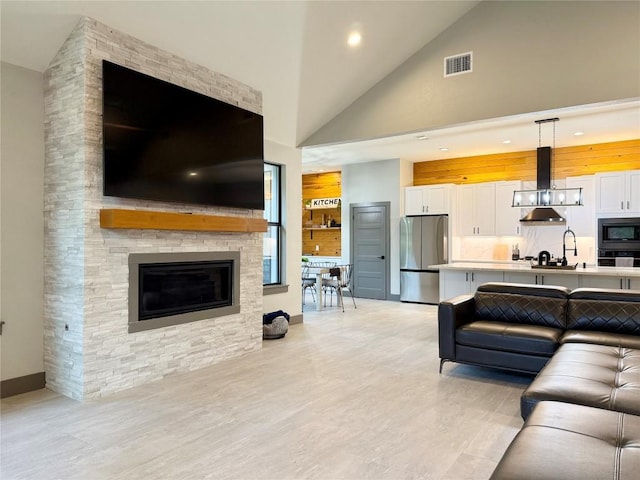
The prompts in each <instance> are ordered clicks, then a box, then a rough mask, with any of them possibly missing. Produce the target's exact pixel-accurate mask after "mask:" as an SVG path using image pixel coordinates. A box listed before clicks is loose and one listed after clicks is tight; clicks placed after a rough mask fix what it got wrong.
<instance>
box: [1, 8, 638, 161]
mask: <svg viewBox="0 0 640 480" xmlns="http://www.w3.org/2000/svg"><path fill="white" fill-rule="evenodd" d="M479 3H480V1H476V0H472V1H458V0H456V1H451V0H445V1H435V0H427V1H402V0H388V1H384V0H383V1H348V0H347V1H324V0H323V1H319V0H316V1H302V0H299V1H270V0H266V1H241V0H238V1H191V0H183V1H176V0H173V1H117V2H116V1H101V0H95V1H93V0H92V1H58V0H47V1H24V0H21V1H11V0H2V1H1V2H0V22H1V24H0V34H1V37H0V38H1V60H2V61H3V62H8V63H11V64H14V65H18V66H20V67H24V68H28V69H31V70H36V71H39V72H43V71H44V70H46V68H47V66H48V64H49V62H50V61H51V59H52V58H53V57H54V55H55V54H56V52H57V50H58V49H59V48H60V46H61V45H62V44H63V42H64V41H65V39H66V38H67V36H68V35H69V33H70V32H71V30H72V29H73V28H74V26H75V25H76V24H77V22H78V21H79V19H80V18H81V17H82V16H88V17H92V18H94V19H96V20H98V21H99V22H101V23H104V24H106V25H108V26H110V27H112V28H114V29H117V30H120V31H122V32H124V33H127V34H129V35H132V36H134V37H136V38H138V39H141V40H143V41H146V42H148V43H150V44H152V45H155V46H157V47H159V48H162V49H164V50H167V51H169V52H171V53H174V54H176V55H179V56H181V57H183V58H186V59H188V60H190V61H193V62H195V63H198V64H201V65H203V66H205V67H207V68H209V69H211V70H213V71H216V72H220V73H223V74H225V75H228V76H230V77H232V78H234V79H237V80H240V81H241V82H244V83H246V84H248V85H250V86H252V87H254V88H256V89H258V90H260V91H262V93H263V114H264V117H265V137H266V139H268V140H270V141H274V142H277V143H281V144H284V145H288V146H297V145H300V144H301V143H303V142H304V141H305V140H306V139H308V138H309V137H310V136H311V135H313V134H314V133H315V132H316V131H318V130H319V129H320V128H321V127H323V126H324V125H325V124H327V122H330V121H331V120H332V119H334V117H336V116H337V115H338V114H340V113H341V112H342V111H344V110H345V109H346V108H348V107H349V106H350V105H351V104H352V103H353V102H354V101H356V100H357V99H358V98H359V97H361V96H362V95H363V94H365V93H366V92H367V91H368V90H370V89H371V88H372V87H374V86H375V85H376V84H377V83H378V82H380V81H381V80H382V79H384V78H385V77H387V76H388V75H389V74H390V73H391V72H393V71H394V70H395V69H396V68H397V67H399V66H400V65H402V64H403V63H404V62H405V61H406V60H407V59H408V58H410V57H411V56H412V55H413V54H415V53H416V52H418V51H419V50H420V49H421V48H422V47H423V46H425V45H427V44H428V43H429V42H431V41H432V40H434V39H435V38H436V37H437V36H438V35H439V34H440V33H442V32H444V31H445V30H446V29H447V28H448V27H450V26H451V25H452V24H453V23H455V22H456V21H458V20H460V19H461V18H462V17H463V16H464V15H466V14H467V13H468V12H469V11H470V10H471V9H473V8H474V7H475V6H477V5H478V4H479ZM354 29H357V30H359V31H360V32H361V33H362V43H361V45H360V46H359V47H357V48H350V47H349V46H348V45H347V36H348V34H349V33H350V32H351V31H352V30H354ZM631 100H632V101H631V102H623V103H616V102H614V103H612V104H607V105H595V106H594V105H591V106H588V108H586V109H583V108H580V106H578V107H577V108H568V109H567V108H565V109H563V110H562V111H549V112H533V113H530V114H528V115H517V116H515V117H510V118H499V119H494V120H491V121H486V122H476V123H473V124H470V125H455V126H451V127H450V128H439V129H437V130H435V131H429V132H425V136H428V137H429V140H427V141H426V142H425V141H423V142H419V141H417V140H416V137H417V136H419V133H420V132H406V134H403V135H395V136H393V137H389V138H374V139H365V140H364V141H351V142H345V143H340V144H334V145H316V146H310V147H305V148H304V150H303V155H302V158H303V171H307V172H309V171H317V170H318V169H321V168H324V169H336V168H340V165H344V164H348V163H355V162H363V161H374V160H382V159H389V158H404V159H406V160H409V161H424V160H430V159H436V158H451V157H463V156H470V155H477V154H486V153H501V152H504V151H516V150H527V149H532V148H535V147H536V146H537V145H536V140H537V137H538V135H537V133H538V132H537V130H536V128H535V125H534V124H533V123H532V122H533V120H535V119H536V118H544V117H541V115H548V116H558V115H561V116H562V120H561V125H562V128H561V129H559V132H558V146H565V145H572V144H580V143H584V142H585V141H586V142H587V143H589V142H590V143H597V142H605V141H613V140H624V139H628V138H638V136H640V101H639V100H638V99H631ZM577 130H586V131H591V132H593V133H595V135H594V136H592V137H591V138H589V139H581V138H576V137H574V136H573V133H574V132H575V131H577ZM360 140H362V139H360ZM507 140H510V141H511V143H510V144H505V143H502V142H503V141H507ZM449 145H456V149H450V151H442V150H441V148H444V147H448V146H449Z"/></svg>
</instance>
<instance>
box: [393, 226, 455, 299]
mask: <svg viewBox="0 0 640 480" xmlns="http://www.w3.org/2000/svg"><path fill="white" fill-rule="evenodd" d="M448 231H449V218H448V216H447V215H423V216H415V217H403V218H402V219H401V220H400V301H402V302H417V303H432V304H437V303H438V301H439V297H440V286H439V282H440V278H439V277H440V274H439V272H438V270H434V269H430V268H428V267H429V265H438V264H442V263H447V262H448V256H447V250H448V245H447V242H448Z"/></svg>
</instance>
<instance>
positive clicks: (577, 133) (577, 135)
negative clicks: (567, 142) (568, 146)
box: [574, 132, 584, 137]
mask: <svg viewBox="0 0 640 480" xmlns="http://www.w3.org/2000/svg"><path fill="white" fill-rule="evenodd" d="M574 135H575V136H576V137H579V136H580V135H584V132H575V133H574Z"/></svg>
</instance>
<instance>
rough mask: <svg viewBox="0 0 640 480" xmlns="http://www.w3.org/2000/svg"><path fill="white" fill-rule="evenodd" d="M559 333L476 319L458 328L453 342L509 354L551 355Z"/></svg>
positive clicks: (560, 334)
mask: <svg viewBox="0 0 640 480" xmlns="http://www.w3.org/2000/svg"><path fill="white" fill-rule="evenodd" d="M562 334H563V330H562V329H559V328H552V327H543V326H540V325H521V324H514V323H505V322H495V321H483V320H478V321H476V322H471V323H468V324H466V325H463V326H461V327H460V328H458V329H457V330H456V342H457V343H458V344H461V345H468V346H472V347H483V348H490V349H495V350H503V351H508V352H518V353H525V354H526V353H532V354H536V355H544V354H547V355H552V354H553V353H554V352H555V351H556V349H557V348H558V344H559V342H560V338H561V337H562Z"/></svg>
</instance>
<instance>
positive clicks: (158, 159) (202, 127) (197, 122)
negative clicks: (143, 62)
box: [102, 60, 264, 210]
mask: <svg viewBox="0 0 640 480" xmlns="http://www.w3.org/2000/svg"><path fill="white" fill-rule="evenodd" d="M102 68H103V70H102V73H103V139H104V165H103V166H104V169H103V172H104V195H107V196H113V197H126V198H138V199H145V200H159V201H167V202H181V203H196V204H204V205H217V206H224V207H238V208H250V209H259V210H262V209H264V147H263V130H262V128H263V119H262V116H261V115H259V114H256V113H253V112H249V111H247V110H244V109H242V108H240V107H237V106H235V105H230V104H228V103H225V102H222V101H220V100H216V99H214V98H211V97H207V96H206V95H202V94H200V93H197V92H193V91H191V90H187V89H185V88H182V87H179V86H177V85H173V84H171V83H168V82H165V81H162V80H159V79H157V78H153V77H150V76H148V75H144V74H142V73H139V72H136V71H134V70H131V69H128V68H125V67H122V66H120V65H116V64H114V63H111V62H108V61H106V60H103V63H102Z"/></svg>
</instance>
